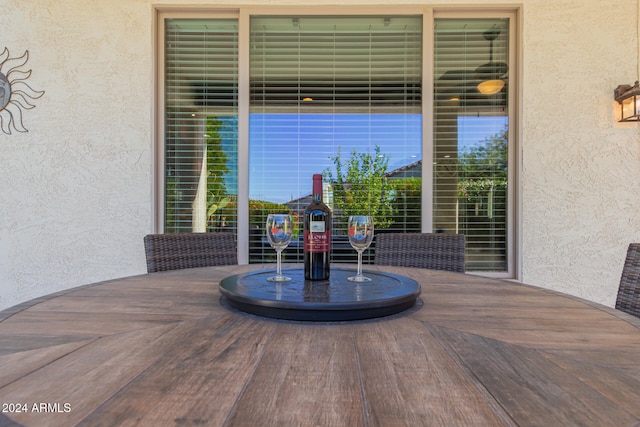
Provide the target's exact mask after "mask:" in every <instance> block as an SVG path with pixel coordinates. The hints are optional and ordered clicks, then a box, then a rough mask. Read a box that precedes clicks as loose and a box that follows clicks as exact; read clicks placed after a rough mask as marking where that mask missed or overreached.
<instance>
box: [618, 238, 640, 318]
mask: <svg viewBox="0 0 640 427" xmlns="http://www.w3.org/2000/svg"><path fill="white" fill-rule="evenodd" d="M616 308H617V309H618V310H622V311H624V312H627V313H629V314H633V315H634V316H636V317H640V243H631V244H630V245H629V248H628V249H627V257H626V258H625V261H624V267H623V268H622V277H620V286H619V287H618V297H617V298H616Z"/></svg>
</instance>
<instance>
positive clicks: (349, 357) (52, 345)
mask: <svg viewBox="0 0 640 427" xmlns="http://www.w3.org/2000/svg"><path fill="white" fill-rule="evenodd" d="M264 267H265V266H262V265H251V266H231V267H216V268H203V269H192V270H179V271H171V272H165V273H154V274H149V275H142V276H136V277H128V278H123V279H119V280H113V281H108V282H103V283H98V284H95V285H89V286H84V287H80V288H76V289H74V290H71V291H68V292H64V293H60V294H56V295H51V296H48V297H44V298H40V299H38V300H34V301H32V302H30V303H27V304H22V305H19V306H16V307H14V308H11V309H8V310H5V311H3V312H0V320H1V321H0V403H1V404H2V408H1V409H2V411H3V412H2V413H1V414H0V425H13V422H14V421H15V422H17V423H20V424H23V425H27V426H46V425H53V426H71V425H76V424H79V425H87V426H109V427H112V426H127V425H145V426H146V425H149V426H172V425H199V426H200V425H202V426H224V425H229V426H276V425H277V426H422V425H428V426H439V425H442V426H483V425H484V426H494V425H498V426H500V425H514V426H515V425H518V426H529V425H530V426H534V425H535V426H545V427H547V426H570V425H583V426H589V425H593V426H633V425H639V424H638V423H639V420H640V329H639V327H640V319H636V318H634V317H632V316H629V315H627V314H625V313H622V312H618V311H615V310H613V309H609V308H606V307H603V306H601V305H598V304H595V303H588V302H585V301H582V300H579V299H576V298H573V297H570V296H567V295H562V294H558V293H554V292H550V291H546V290H542V289H539V288H535V287H530V286H525V285H520V284H515V283H511V282H508V281H500V280H492V279H486V278H480V277H475V276H472V275H464V274H457V273H446V272H438V271H429V270H419V269H405V268H390V267H385V268H384V270H385V271H389V272H391V273H395V274H401V275H404V276H407V277H409V278H412V279H414V280H416V281H418V282H419V283H420V284H421V285H422V294H421V295H420V298H419V299H418V303H417V304H416V306H414V307H413V308H411V309H409V310H408V311H406V312H403V313H401V314H396V315H393V316H391V317H385V318H380V319H375V320H360V321H351V322H338V323H318V322H315V323H314V322H292V321H282V320H274V319H267V318H260V317H257V316H253V315H250V314H246V313H242V312H238V311H235V310H233V309H230V308H228V307H226V306H225V305H224V304H222V303H221V301H220V293H219V290H218V283H219V282H220V281H221V280H222V279H223V278H224V277H226V276H228V275H231V274H238V273H242V272H247V271H251V270H254V269H258V268H264ZM369 268H371V269H376V267H372V266H369Z"/></svg>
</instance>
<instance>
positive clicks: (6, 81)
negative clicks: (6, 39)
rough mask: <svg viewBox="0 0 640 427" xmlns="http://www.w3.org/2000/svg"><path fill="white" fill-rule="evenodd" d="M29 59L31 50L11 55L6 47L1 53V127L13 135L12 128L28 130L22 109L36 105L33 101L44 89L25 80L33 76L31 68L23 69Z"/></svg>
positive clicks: (3, 130) (28, 108)
mask: <svg viewBox="0 0 640 427" xmlns="http://www.w3.org/2000/svg"><path fill="white" fill-rule="evenodd" d="M28 60H29V51H28V50H25V52H24V55H22V56H21V57H19V58H11V57H9V50H8V49H7V48H6V47H5V48H4V51H3V52H2V53H1V54H0V128H2V132H4V133H6V134H7V135H11V129H12V128H13V129H14V130H16V131H18V132H28V130H27V129H26V128H25V127H24V124H23V123H22V110H31V109H32V108H34V107H35V105H34V104H32V102H33V101H34V100H36V99H38V98H40V97H41V96H42V95H44V91H37V90H34V89H33V88H31V86H29V85H28V84H27V83H26V82H25V80H27V79H28V78H29V76H31V70H27V71H24V70H21V69H20V67H22V66H23V65H25V64H26V63H27V61H28Z"/></svg>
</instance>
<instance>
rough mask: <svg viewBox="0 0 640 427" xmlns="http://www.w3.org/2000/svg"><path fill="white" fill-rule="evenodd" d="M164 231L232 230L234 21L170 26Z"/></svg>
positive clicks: (235, 79)
mask: <svg viewBox="0 0 640 427" xmlns="http://www.w3.org/2000/svg"><path fill="white" fill-rule="evenodd" d="M164 50H165V62H164V73H165V81H164V85H165V87H164V93H165V100H164V102H165V144H164V146H165V168H164V169H165V176H164V181H165V224H164V228H165V232H167V233H178V232H193V231H195V232H205V231H209V232H212V231H221V230H231V231H235V230H236V227H237V224H236V210H235V206H236V197H237V175H238V171H237V164H238V149H237V147H238V143H237V134H238V129H237V123H238V121H237V115H238V112H237V110H238V29H237V20H235V19H167V20H165V46H164Z"/></svg>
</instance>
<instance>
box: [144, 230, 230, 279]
mask: <svg viewBox="0 0 640 427" xmlns="http://www.w3.org/2000/svg"><path fill="white" fill-rule="evenodd" d="M144 250H145V255H146V257H147V272H149V273H155V272H157V271H166V270H178V269H182V268H195V267H210V266H215V265H233V264H237V263H238V254H237V249H236V243H235V240H234V237H233V233H230V232H223V233H175V234H148V235H146V236H144Z"/></svg>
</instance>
